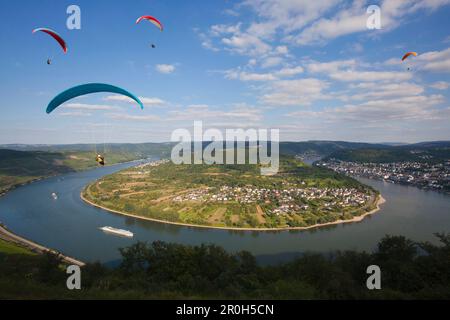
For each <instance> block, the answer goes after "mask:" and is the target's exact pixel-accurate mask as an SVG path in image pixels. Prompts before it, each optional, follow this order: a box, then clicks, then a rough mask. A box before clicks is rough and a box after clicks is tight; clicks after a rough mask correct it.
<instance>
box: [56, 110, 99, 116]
mask: <svg viewBox="0 0 450 320" xmlns="http://www.w3.org/2000/svg"><path fill="white" fill-rule="evenodd" d="M58 116H62V117H90V116H92V113H89V112H82V111H75V112H60V113H58Z"/></svg>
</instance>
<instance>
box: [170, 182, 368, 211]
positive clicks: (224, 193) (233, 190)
mask: <svg viewBox="0 0 450 320" xmlns="http://www.w3.org/2000/svg"><path fill="white" fill-rule="evenodd" d="M372 198H373V197H372V196H371V195H370V194H368V193H364V192H361V191H359V190H357V189H354V188H315V187H306V188H296V187H291V188H286V189H269V188H256V187H253V186H245V187H236V186H234V187H233V186H227V185H225V186H222V187H220V188H200V189H195V190H192V191H189V192H188V193H185V194H183V195H177V196H175V197H174V198H173V199H172V200H173V201H174V202H185V201H199V202H216V203H218V202H219V203H230V202H237V203H239V204H252V203H255V204H260V205H266V206H267V207H269V208H270V210H267V211H266V214H269V215H270V214H275V215H280V214H294V213H295V214H298V213H300V212H302V211H307V210H309V209H311V208H310V207H312V206H313V207H315V208H316V209H319V210H324V211H335V210H339V209H343V208H347V207H354V208H358V207H361V206H363V205H365V204H367V203H368V202H369V201H370V200H371V199H372Z"/></svg>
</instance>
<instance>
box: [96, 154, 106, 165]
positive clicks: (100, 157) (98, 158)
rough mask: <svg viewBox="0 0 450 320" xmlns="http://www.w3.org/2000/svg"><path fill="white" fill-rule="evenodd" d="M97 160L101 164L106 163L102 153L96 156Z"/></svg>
mask: <svg viewBox="0 0 450 320" xmlns="http://www.w3.org/2000/svg"><path fill="white" fill-rule="evenodd" d="M95 161H97V162H98V164H99V165H101V166H104V165H105V157H104V156H102V155H101V154H98V155H97V157H96V158H95Z"/></svg>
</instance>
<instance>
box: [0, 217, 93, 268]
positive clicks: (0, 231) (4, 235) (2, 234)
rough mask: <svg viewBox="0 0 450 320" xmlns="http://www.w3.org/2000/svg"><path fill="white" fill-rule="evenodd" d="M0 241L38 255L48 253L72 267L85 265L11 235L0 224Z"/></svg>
mask: <svg viewBox="0 0 450 320" xmlns="http://www.w3.org/2000/svg"><path fill="white" fill-rule="evenodd" d="M0 239H2V240H5V241H7V242H10V243H14V244H17V245H19V246H22V247H25V248H27V249H29V250H31V251H33V252H36V253H39V254H42V253H45V252H50V253H52V254H55V255H58V256H60V257H61V258H62V260H63V261H64V262H66V263H69V264H74V265H77V266H80V267H83V266H84V265H85V263H84V262H82V261H80V260H77V259H75V258H72V257H69V256H65V255H63V254H61V253H59V252H57V251H55V250H53V249H50V248H47V247H44V246H41V245H40V244H37V243H35V242H33V241H30V240H28V239H25V238H23V237H21V236H18V235H16V234H14V233H12V232H11V231H9V230H7V229H6V227H5V226H2V225H1V224H0Z"/></svg>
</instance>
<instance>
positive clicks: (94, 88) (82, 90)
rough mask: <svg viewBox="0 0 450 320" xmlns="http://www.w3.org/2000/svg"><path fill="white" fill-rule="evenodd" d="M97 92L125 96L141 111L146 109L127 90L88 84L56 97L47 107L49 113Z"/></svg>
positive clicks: (103, 84) (68, 90) (107, 85)
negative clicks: (77, 98)
mask: <svg viewBox="0 0 450 320" xmlns="http://www.w3.org/2000/svg"><path fill="white" fill-rule="evenodd" d="M97 92H111V93H117V94H121V95H124V96H127V97H128V98H131V99H133V100H134V101H136V102H137V103H138V104H139V106H140V107H141V109H144V105H143V103H142V102H141V100H139V98H138V97H136V96H135V95H134V94H132V93H131V92H128V91H127V90H125V89H122V88H119V87H116V86H113V85H110V84H105V83H87V84H82V85H79V86H76V87H73V88H70V89H67V90H66V91H63V92H61V93H60V94H58V95H57V96H56V97H54V98H53V100H52V101H50V103H49V104H48V106H47V113H51V112H52V111H53V110H55V109H56V108H57V107H59V106H60V105H61V104H63V103H64V102H66V101H68V100H70V99H73V98H76V97H79V96H84V95H86V94H90V93H97Z"/></svg>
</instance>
